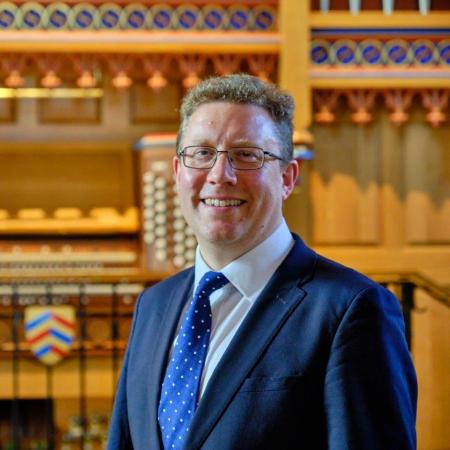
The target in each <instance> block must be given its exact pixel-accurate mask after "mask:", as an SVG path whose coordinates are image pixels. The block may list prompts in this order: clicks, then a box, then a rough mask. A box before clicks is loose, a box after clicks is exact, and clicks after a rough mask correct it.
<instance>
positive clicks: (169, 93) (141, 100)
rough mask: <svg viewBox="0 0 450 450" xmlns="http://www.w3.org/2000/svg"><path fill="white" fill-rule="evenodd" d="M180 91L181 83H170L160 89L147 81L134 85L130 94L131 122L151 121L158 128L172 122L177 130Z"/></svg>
mask: <svg viewBox="0 0 450 450" xmlns="http://www.w3.org/2000/svg"><path fill="white" fill-rule="evenodd" d="M180 91H181V90H180V85H179V83H176V84H175V83H170V84H168V85H167V86H165V87H164V88H162V89H160V90H158V91H155V90H153V89H151V88H149V87H148V86H147V85H146V84H145V83H140V84H136V85H133V87H132V88H131V95H130V101H131V107H130V110H131V122H132V123H151V124H152V125H154V126H155V128H156V129H158V130H160V127H159V126H160V125H166V124H172V125H173V128H174V130H175V129H176V127H177V126H178V107H179V104H180V97H181V92H180Z"/></svg>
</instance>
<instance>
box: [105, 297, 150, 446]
mask: <svg viewBox="0 0 450 450" xmlns="http://www.w3.org/2000/svg"><path fill="white" fill-rule="evenodd" d="M141 297H142V294H141V295H140V296H139V297H138V299H137V301H136V307H135V310H134V315H133V321H132V324H131V330H130V336H129V338H128V345H127V350H126V352H125V357H124V359H123V363H122V370H121V373H120V378H119V382H118V383H117V388H116V394H115V397H114V406H113V411H112V416H111V421H110V424H109V433H108V445H107V450H132V449H133V443H132V440H131V434H130V427H129V423H128V406H127V389H126V386H127V370H128V360H129V357H130V348H131V347H132V341H133V336H134V329H135V324H136V321H137V315H138V310H139V303H140V300H141Z"/></svg>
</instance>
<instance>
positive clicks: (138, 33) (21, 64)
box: [0, 0, 450, 450]
mask: <svg viewBox="0 0 450 450" xmlns="http://www.w3.org/2000/svg"><path fill="white" fill-rule="evenodd" d="M233 72H248V73H251V74H253V75H256V76H258V77H260V78H262V79H266V80H271V81H273V82H276V83H278V84H279V85H280V86H282V87H283V88H285V89H287V90H289V91H290V92H291V93H292V94H293V95H294V97H295V100H296V104H297V110H296V116H295V130H296V131H295V133H294V136H293V139H294V142H295V157H296V158H297V159H298V161H299V163H300V164H301V176H300V181H299V183H298V186H297V187H296V189H295V192H294V194H293V195H292V197H291V198H290V199H289V200H288V201H287V203H286V205H285V215H286V217H287V220H288V223H289V225H290V227H291V229H292V230H293V231H295V232H297V233H299V234H300V235H301V236H302V237H303V239H304V240H305V241H306V242H307V243H308V244H309V245H311V246H312V247H313V248H314V249H316V250H317V251H318V252H320V253H322V254H323V255H325V256H328V257H330V258H333V259H335V260H338V261H340V262H342V263H344V264H346V265H350V266H352V267H355V268H356V269H358V270H361V271H363V272H364V273H366V274H367V275H368V276H370V277H372V278H373V279H375V280H376V281H377V282H379V283H381V284H383V285H385V286H386V287H388V288H389V289H391V290H392V291H393V292H394V293H395V294H396V295H397V297H398V298H399V301H400V302H401V305H402V308H403V311H404V317H405V323H406V337H407V340H408V344H409V346H410V350H411V352H412V356H413V359H414V362H415V365H416V369H417V373H418V379H419V410H418V419H417V430H418V443H419V449H421V450H448V449H450V427H449V426H448V422H449V421H448V417H449V416H450V299H449V296H450V288H449V287H450V144H449V143H450V127H449V124H450V121H449V96H450V2H449V1H448V0H328V1H327V0H310V1H309V0H262V1H257V0H246V1H244V0H240V1H239V0H235V1H233V0H214V1H208V0H191V1H189V2H183V1H176V0H174V1H165V2H161V1H160V2H157V1H151V0H149V1H145V0H142V1H140V2H139V1H125V0H123V1H117V2H104V1H95V0H91V1H84V2H80V1H75V0H70V1H65V2H53V1H46V0H39V1H11V2H2V1H0V449H65V450H69V449H100V448H104V445H105V436H106V431H107V426H108V416H109V412H110V409H111V405H112V401H113V395H114V386H115V383H116V381H117V377H118V374H119V371H120V362H121V358H122V355H123V351H124V348H125V346H126V341H127V337H128V331H129V326H130V322H131V316H132V311H133V305H134V301H135V298H136V296H137V294H138V293H139V292H140V290H142V289H143V288H144V287H145V286H148V285H151V284H152V283H155V282H157V281H158V280H160V279H162V278H164V277H166V276H167V275H169V274H172V273H174V272H175V271H178V270H181V269H182V268H184V267H186V266H189V265H191V264H192V263H193V260H194V255H195V247H196V241H195V238H194V236H193V235H192V232H191V230H190V229H189V227H188V226H187V225H186V223H185V222H184V220H183V218H182V216H181V213H180V210H179V206H178V201H177V196H176V193H175V192H174V185H173V177H172V171H171V161H172V157H173V155H174V151H175V133H176V130H177V128H178V122H179V114H178V108H179V103H180V100H181V98H182V96H183V94H184V93H185V92H186V90H187V89H189V88H190V87H192V86H194V85H195V84H196V83H197V82H198V81H199V80H201V79H203V78H205V77H207V76H210V75H213V74H227V73H233Z"/></svg>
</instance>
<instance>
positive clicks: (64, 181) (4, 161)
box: [0, 142, 134, 215]
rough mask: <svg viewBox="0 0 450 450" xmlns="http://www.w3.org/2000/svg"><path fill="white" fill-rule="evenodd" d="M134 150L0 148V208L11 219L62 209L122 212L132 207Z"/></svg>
mask: <svg viewBox="0 0 450 450" xmlns="http://www.w3.org/2000/svg"><path fill="white" fill-rule="evenodd" d="M132 176H133V175H132V153H131V149H129V148H127V147H123V146H122V147H121V146H119V147H118V146H117V145H114V144H111V145H110V146H108V145H106V147H105V145H103V146H102V145H100V144H96V145H93V144H90V145H88V146H86V144H79V145H77V144H73V143H72V144H68V143H64V142H61V143H60V144H59V145H58V144H45V145H44V144H42V146H35V145H34V146H30V145H22V146H17V145H13V144H1V146H0V205H1V206H2V208H3V209H6V210H8V211H9V212H10V214H16V213H17V211H18V210H19V209H21V208H42V209H43V210H44V211H45V212H46V213H47V214H48V215H51V214H52V213H53V211H54V210H56V209H57V208H61V207H76V208H79V209H81V210H82V211H83V212H84V213H86V214H87V213H88V211H89V210H90V209H91V208H95V207H114V208H116V209H117V210H119V211H121V212H123V211H124V210H125V208H127V207H129V206H132V205H133V204H134V195H133V180H132Z"/></svg>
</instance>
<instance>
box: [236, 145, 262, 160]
mask: <svg viewBox="0 0 450 450" xmlns="http://www.w3.org/2000/svg"><path fill="white" fill-rule="evenodd" d="M234 156H235V158H237V159H240V160H242V161H257V160H258V159H259V154H258V152H255V151H254V150H249V149H245V148H242V149H238V150H235V151H234Z"/></svg>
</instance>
